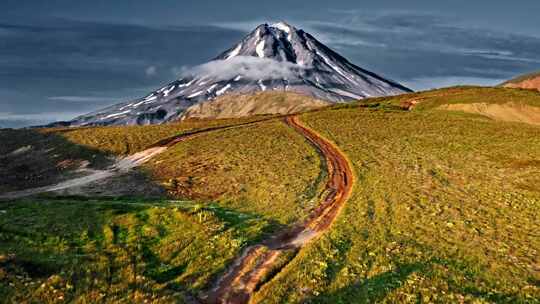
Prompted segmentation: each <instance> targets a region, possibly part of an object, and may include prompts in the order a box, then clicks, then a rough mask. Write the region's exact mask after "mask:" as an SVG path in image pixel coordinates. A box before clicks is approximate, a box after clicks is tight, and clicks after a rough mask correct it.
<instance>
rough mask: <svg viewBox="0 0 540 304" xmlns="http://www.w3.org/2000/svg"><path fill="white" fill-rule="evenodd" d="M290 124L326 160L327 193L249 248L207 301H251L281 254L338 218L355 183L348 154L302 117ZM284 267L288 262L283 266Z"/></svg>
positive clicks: (210, 293) (290, 120)
mask: <svg viewBox="0 0 540 304" xmlns="http://www.w3.org/2000/svg"><path fill="white" fill-rule="evenodd" d="M284 121H285V123H286V124H287V125H289V126H291V127H292V128H294V129H295V130H296V131H298V132H299V133H300V134H302V135H303V136H304V137H305V138H306V139H307V140H308V141H309V142H310V143H311V144H312V145H313V146H314V147H315V148H316V149H317V150H318V151H319V152H320V153H321V154H322V155H323V156H324V158H325V159H326V162H327V168H328V181H327V183H326V191H325V193H326V196H325V197H324V199H323V200H322V202H321V203H320V205H319V206H318V207H317V208H316V209H315V210H313V212H312V213H311V214H310V216H309V217H308V219H306V220H305V221H303V222H301V223H298V224H296V225H294V226H293V227H291V228H289V229H287V230H285V231H282V232H280V233H278V234H276V235H275V236H273V237H272V238H270V239H268V240H266V241H263V242H262V243H260V244H258V245H254V246H250V247H248V248H246V249H245V250H244V252H243V254H242V255H241V256H240V257H238V258H237V260H236V261H235V262H234V263H233V265H232V266H231V267H230V268H229V270H228V271H227V272H226V273H225V274H224V275H223V276H222V277H221V278H220V279H219V280H218V281H217V282H216V283H215V285H214V287H213V288H212V289H211V290H210V291H209V292H207V293H206V294H205V295H204V296H203V298H202V301H203V302H205V303H247V302H248V301H249V299H250V297H251V295H252V294H253V292H254V291H255V290H256V289H257V288H258V287H259V286H260V284H261V283H263V282H261V281H262V280H263V279H264V278H265V277H267V276H268V275H269V274H270V273H271V272H276V271H279V269H276V267H279V266H278V265H276V264H277V262H278V261H279V257H280V256H281V255H282V254H284V253H285V251H287V250H290V249H298V248H301V247H302V246H303V245H305V244H306V243H308V242H309V241H311V240H312V239H314V238H316V237H318V236H319V235H321V234H322V233H323V232H324V231H326V230H327V229H328V228H329V227H330V226H331V225H332V223H333V222H334V220H335V219H336V218H337V216H338V214H339V212H340V210H341V209H342V208H343V206H344V204H345V202H346V200H347V199H348V198H349V196H350V194H351V191H352V186H353V181H354V177H353V173H352V170H351V166H350V165H349V162H348V161H347V159H346V157H345V156H344V155H343V153H342V152H341V151H339V149H338V148H337V147H335V146H334V145H333V144H332V143H330V142H329V141H327V140H326V139H324V138H322V137H321V136H320V135H318V134H317V133H316V132H315V131H313V130H311V129H309V128H307V127H305V126H303V125H302V124H301V122H300V121H299V119H298V116H288V117H286V118H284ZM280 266H281V267H284V266H285V265H280Z"/></svg>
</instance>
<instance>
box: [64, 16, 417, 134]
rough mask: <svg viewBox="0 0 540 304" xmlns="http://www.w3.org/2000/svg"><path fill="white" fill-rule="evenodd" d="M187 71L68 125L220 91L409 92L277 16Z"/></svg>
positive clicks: (181, 106)
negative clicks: (174, 78)
mask: <svg viewBox="0 0 540 304" xmlns="http://www.w3.org/2000/svg"><path fill="white" fill-rule="evenodd" d="M193 70H194V71H192V73H190V74H185V75H184V76H183V77H182V78H181V79H179V80H176V81H174V82H172V83H169V84H167V85H165V86H162V87H161V89H159V90H156V91H154V92H152V93H151V94H149V95H148V94H147V97H146V98H141V99H138V100H134V101H131V102H126V103H123V104H120V105H115V106H111V107H109V108H107V109H104V110H101V111H98V112H94V113H91V114H88V115H83V116H81V117H78V118H76V119H75V120H74V121H73V122H72V125H91V124H150V123H162V122H166V121H170V120H174V119H178V118H179V117H182V115H183V113H184V112H185V111H186V110H187V109H188V108H190V107H192V106H196V105H198V104H200V103H202V102H208V101H211V100H212V99H214V98H216V97H218V96H221V95H225V94H249V93H253V92H257V91H293V92H296V93H301V94H305V95H309V96H313V97H315V98H318V99H322V100H327V101H330V102H346V101H349V100H352V99H361V98H366V97H376V96H388V95H395V94H400V93H404V92H407V91H410V90H409V89H407V88H405V87H403V86H401V85H399V84H397V83H395V82H392V81H389V80H386V79H384V78H382V77H380V76H378V75H376V74H375V73H372V72H369V71H367V70H364V69H362V68H360V67H358V66H356V65H354V64H352V63H351V62H349V61H348V60H347V59H345V58H344V57H342V56H340V55H339V54H337V53H336V52H334V51H333V50H331V49H330V48H328V47H327V46H325V45H324V44H322V43H321V42H319V41H318V40H317V39H315V38H314V37H313V36H311V35H310V34H308V33H306V32H304V31H303V30H301V29H298V28H295V27H294V26H291V25H289V24H287V23H286V22H283V21H282V22H278V23H274V24H271V25H268V24H261V25H259V26H258V27H257V28H255V29H254V30H253V31H252V32H251V33H249V34H248V35H247V36H246V37H244V38H243V39H242V40H241V41H239V42H238V43H236V44H234V45H233V46H232V47H231V48H230V49H228V50H226V51H225V52H223V53H221V54H220V55H219V56H217V57H216V58H215V59H214V60H212V61H210V62H208V63H206V64H203V65H201V66H199V67H197V68H194V69H193Z"/></svg>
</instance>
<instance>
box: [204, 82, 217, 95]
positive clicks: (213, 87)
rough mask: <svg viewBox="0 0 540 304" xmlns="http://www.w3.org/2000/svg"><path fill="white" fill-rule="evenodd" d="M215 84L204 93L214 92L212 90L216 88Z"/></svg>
mask: <svg viewBox="0 0 540 304" xmlns="http://www.w3.org/2000/svg"><path fill="white" fill-rule="evenodd" d="M217 85H218V84H217V83H215V84H213V85H212V86H211V87H209V88H208V90H206V92H208V93H212V91H214V89H215V88H216V87H217Z"/></svg>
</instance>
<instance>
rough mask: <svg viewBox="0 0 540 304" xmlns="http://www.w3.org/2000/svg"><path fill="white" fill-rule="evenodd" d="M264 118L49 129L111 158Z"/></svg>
mask: <svg viewBox="0 0 540 304" xmlns="http://www.w3.org/2000/svg"><path fill="white" fill-rule="evenodd" d="M265 118H266V117H264V116H254V117H246V118H241V119H216V120H187V121H183V122H178V123H170V124H164V125H150V126H120V127H118V126H108V127H87V128H76V129H70V128H60V129H50V130H47V132H50V133H55V134H58V135H60V136H62V137H64V138H65V139H66V140H68V141H70V142H72V143H75V144H78V145H81V146H85V147H89V148H92V149H96V150H99V151H102V152H103V153H107V154H111V155H129V154H133V153H136V152H139V151H142V150H144V149H146V148H148V146H150V145H153V144H155V143H157V142H159V141H161V140H163V139H166V138H169V137H172V136H175V135H180V134H183V133H187V132H190V131H195V130H202V129H207V128H212V127H220V126H233V125H237V124H243V123H249V122H253V121H259V120H263V119H265Z"/></svg>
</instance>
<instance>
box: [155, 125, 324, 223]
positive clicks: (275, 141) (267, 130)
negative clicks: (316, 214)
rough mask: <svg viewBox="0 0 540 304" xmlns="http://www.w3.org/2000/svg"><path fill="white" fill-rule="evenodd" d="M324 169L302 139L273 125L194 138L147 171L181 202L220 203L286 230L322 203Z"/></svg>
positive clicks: (283, 126)
mask: <svg viewBox="0 0 540 304" xmlns="http://www.w3.org/2000/svg"><path fill="white" fill-rule="evenodd" d="M323 165H324V164H323V163H322V162H321V158H320V156H319V155H318V154H317V151H316V150H315V149H314V148H313V147H312V146H311V145H310V144H309V143H308V142H307V141H306V140H305V139H304V138H303V137H302V136H301V135H299V134H298V133H296V132H295V131H294V130H292V129H291V128H289V127H287V126H286V125H285V124H284V123H283V122H281V121H280V120H272V121H267V122H261V123H258V124H254V125H249V126H244V127H242V128H234V129H228V130H220V131H214V132H211V133H207V134H203V135H201V136H198V137H195V138H192V139H190V140H189V141H186V142H182V143H179V144H177V145H175V146H174V147H172V148H170V149H168V150H167V151H166V152H164V153H162V154H160V155H159V156H157V157H156V158H154V159H153V160H151V161H150V162H149V163H147V164H146V165H145V167H146V168H147V169H149V171H150V172H152V174H153V175H154V176H155V177H156V178H157V179H159V180H162V181H163V182H165V183H166V184H167V186H168V188H169V189H170V190H171V193H172V194H173V195H176V196H177V197H180V198H190V199H212V200H217V201H218V202H219V204H220V205H222V206H224V207H227V208H232V209H235V210H240V211H242V212H249V213H255V214H259V215H263V216H265V217H267V218H269V219H274V220H276V221H277V222H279V223H282V224H285V223H291V222H292V221H294V220H296V219H298V218H301V217H303V216H304V215H306V214H307V213H308V212H309V210H310V209H311V208H313V207H314V206H316V205H317V204H318V203H319V202H318V195H319V193H320V190H321V189H320V187H321V186H323V185H322V183H321V182H322V181H323V180H324V177H325V175H324V174H325V170H324V167H321V166H323Z"/></svg>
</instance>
